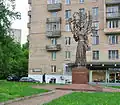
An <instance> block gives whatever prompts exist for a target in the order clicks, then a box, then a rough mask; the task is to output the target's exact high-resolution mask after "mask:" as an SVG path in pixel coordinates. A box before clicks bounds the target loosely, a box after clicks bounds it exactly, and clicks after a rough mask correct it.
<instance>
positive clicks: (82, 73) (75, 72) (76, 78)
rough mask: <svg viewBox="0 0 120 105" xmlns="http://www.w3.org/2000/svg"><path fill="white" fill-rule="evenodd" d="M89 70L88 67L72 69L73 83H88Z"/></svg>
mask: <svg viewBox="0 0 120 105" xmlns="http://www.w3.org/2000/svg"><path fill="white" fill-rule="evenodd" d="M88 79H89V71H88V69H87V68H86V67H75V68H73V69H72V84H88Z"/></svg>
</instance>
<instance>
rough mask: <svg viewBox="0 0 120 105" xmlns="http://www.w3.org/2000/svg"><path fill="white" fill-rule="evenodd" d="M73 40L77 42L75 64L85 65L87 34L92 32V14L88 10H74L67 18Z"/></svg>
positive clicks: (78, 65)
mask: <svg viewBox="0 0 120 105" xmlns="http://www.w3.org/2000/svg"><path fill="white" fill-rule="evenodd" d="M68 24H69V26H70V29H71V32H72V34H73V37H74V40H75V41H76V42H78V45H77V51H76V61H75V65H77V67H81V66H84V67H85V66H86V51H87V49H88V35H89V34H90V33H92V31H93V27H92V16H91V15H90V12H88V14H87V13H83V12H75V13H74V14H73V18H70V19H69V20H68Z"/></svg>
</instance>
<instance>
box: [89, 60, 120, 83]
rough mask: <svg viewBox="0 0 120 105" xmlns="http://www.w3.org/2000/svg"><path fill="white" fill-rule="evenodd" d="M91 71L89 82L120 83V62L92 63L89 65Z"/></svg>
mask: <svg viewBox="0 0 120 105" xmlns="http://www.w3.org/2000/svg"><path fill="white" fill-rule="evenodd" d="M87 67H88V69H89V70H90V71H89V82H100V83H120V63H119V62H114V63H113V62H104V63H103V62H101V63H97V62H95V63H94V62H92V63H89V64H88V65H87Z"/></svg>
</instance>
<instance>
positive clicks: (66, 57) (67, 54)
mask: <svg viewBox="0 0 120 105" xmlns="http://www.w3.org/2000/svg"><path fill="white" fill-rule="evenodd" d="M65 59H70V51H65Z"/></svg>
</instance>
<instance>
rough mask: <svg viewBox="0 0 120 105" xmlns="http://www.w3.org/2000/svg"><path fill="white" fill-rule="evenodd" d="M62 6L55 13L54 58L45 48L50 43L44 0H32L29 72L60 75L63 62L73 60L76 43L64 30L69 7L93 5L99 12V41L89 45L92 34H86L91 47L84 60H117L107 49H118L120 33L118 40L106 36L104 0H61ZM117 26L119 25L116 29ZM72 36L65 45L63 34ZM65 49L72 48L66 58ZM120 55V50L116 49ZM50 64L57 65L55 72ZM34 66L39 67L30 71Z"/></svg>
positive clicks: (90, 7)
mask: <svg viewBox="0 0 120 105" xmlns="http://www.w3.org/2000/svg"><path fill="white" fill-rule="evenodd" d="M61 4H62V10H61V11H58V15H57V17H61V37H60V38H57V43H58V44H61V50H60V51H58V52H56V53H57V55H56V56H57V57H56V60H55V61H53V60H52V59H51V52H47V50H46V45H51V39H50V38H48V37H46V19H47V18H50V17H51V16H52V15H51V13H50V12H48V10H47V0H31V4H30V5H31V7H32V10H31V14H30V17H31V19H30V20H31V21H30V22H29V23H30V27H29V32H30V33H29V43H30V46H29V52H30V53H29V70H28V72H29V76H32V75H35V76H36V75H38V76H41V75H42V74H43V73H47V74H49V75H59V76H60V75H62V74H63V72H64V70H65V69H64V65H65V64H67V63H74V62H75V54H76V47H77V43H76V42H75V41H74V39H73V38H72V33H71V32H66V31H65V24H66V19H65V10H69V9H70V10H71V13H72V14H73V13H74V12H76V11H78V10H79V9H80V8H85V10H86V11H89V10H90V11H92V8H93V7H98V11H99V15H98V20H97V21H98V22H99V37H100V39H99V41H100V42H99V44H98V45H92V37H91V35H89V44H90V46H91V50H90V51H87V61H88V62H119V60H120V59H118V60H109V59H108V50H111V49H112V50H119V49H120V36H119V33H118V36H119V38H118V42H119V43H118V44H117V45H109V44H108V36H107V35H106V34H105V31H107V32H109V29H108V28H106V5H105V0H85V2H84V3H81V4H80V3H79V0H71V4H70V5H66V4H65V0H61ZM115 30H116V29H111V30H110V31H112V32H113V31H115ZM117 30H120V29H117ZM67 36H69V37H71V38H72V40H71V45H69V46H66V45H65V37H67ZM94 50H99V60H93V59H92V51H94ZM65 51H70V52H71V58H70V59H67V60H66V59H65ZM119 55H120V51H119ZM51 65H56V67H57V71H56V72H55V73H52V72H51ZM33 69H39V70H38V71H37V72H33Z"/></svg>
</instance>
